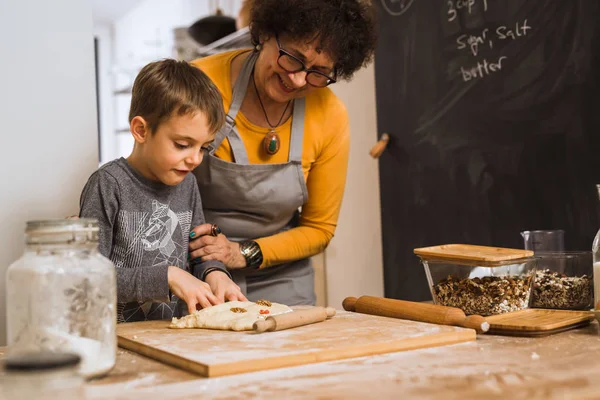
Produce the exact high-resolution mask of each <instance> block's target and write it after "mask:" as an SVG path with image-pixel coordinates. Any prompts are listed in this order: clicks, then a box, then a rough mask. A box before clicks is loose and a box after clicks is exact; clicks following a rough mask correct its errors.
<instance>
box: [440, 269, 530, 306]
mask: <svg viewBox="0 0 600 400" xmlns="http://www.w3.org/2000/svg"><path fill="white" fill-rule="evenodd" d="M530 284H531V276H486V277H483V278H465V279H459V278H456V277H455V276H452V275H450V276H448V277H447V278H446V279H444V280H442V281H440V282H438V283H437V284H435V285H433V289H434V293H435V296H436V299H437V302H438V304H441V305H444V306H450V307H458V308H460V309H462V310H463V311H464V312H465V314H467V315H470V314H479V315H484V316H485V315H495V314H503V313H506V312H511V311H518V310H522V309H524V308H527V307H528V305H529V295H530Z"/></svg>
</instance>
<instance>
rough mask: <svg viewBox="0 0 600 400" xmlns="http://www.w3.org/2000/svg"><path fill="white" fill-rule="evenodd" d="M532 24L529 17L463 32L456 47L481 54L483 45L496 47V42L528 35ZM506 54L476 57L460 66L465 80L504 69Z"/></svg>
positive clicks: (474, 53)
mask: <svg viewBox="0 0 600 400" xmlns="http://www.w3.org/2000/svg"><path fill="white" fill-rule="evenodd" d="M531 29H532V28H531V26H530V25H528V24H527V19H524V20H523V21H520V22H516V23H515V24H514V26H512V25H511V26H506V25H500V26H498V27H496V28H495V29H493V30H490V29H489V28H484V29H483V30H481V32H479V33H477V34H470V35H467V34H463V35H460V36H458V37H457V38H456V48H457V49H458V50H466V51H469V52H470V54H472V55H473V56H475V57H476V56H477V55H478V54H480V50H481V49H482V47H487V48H489V49H493V48H494V42H501V41H507V40H510V41H514V40H518V39H519V38H522V37H524V36H527V32H528V31H529V30H531ZM506 58H507V57H506V56H500V57H496V58H495V59H494V60H490V59H489V57H486V58H484V59H483V60H481V59H476V60H475V62H474V64H472V65H469V66H461V67H460V76H461V77H462V80H463V81H464V82H468V81H471V80H473V79H480V78H485V77H486V76H488V75H491V74H493V73H496V72H499V71H501V70H502V63H503V62H504V61H505V60H506Z"/></svg>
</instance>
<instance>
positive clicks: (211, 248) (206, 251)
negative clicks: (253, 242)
mask: <svg viewBox="0 0 600 400" xmlns="http://www.w3.org/2000/svg"><path fill="white" fill-rule="evenodd" d="M211 233H212V225H211V224H202V225H198V226H197V227H195V228H194V229H193V230H192V231H191V232H190V246H189V247H190V257H191V258H192V260H195V259H197V258H200V260H202V261H208V260H219V261H221V262H222V263H223V264H225V266H226V267H227V268H229V269H240V268H244V267H245V266H246V259H245V258H244V256H243V255H242V253H240V245H239V243H236V242H231V241H229V239H227V236H225V235H223V234H222V233H219V234H218V235H217V236H212V235H211Z"/></svg>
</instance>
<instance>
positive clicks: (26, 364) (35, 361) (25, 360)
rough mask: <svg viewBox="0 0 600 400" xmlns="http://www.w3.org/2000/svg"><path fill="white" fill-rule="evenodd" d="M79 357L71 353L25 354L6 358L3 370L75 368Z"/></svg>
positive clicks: (31, 370) (32, 370)
mask: <svg viewBox="0 0 600 400" xmlns="http://www.w3.org/2000/svg"><path fill="white" fill-rule="evenodd" d="M80 361H81V357H80V356H79V355H77V354H73V353H51V352H39V353H27V354H18V355H13V356H9V357H6V359H5V360H4V369H5V370H6V371H28V372H34V371H40V370H50V369H59V368H67V367H76V366H77V365H79V362H80Z"/></svg>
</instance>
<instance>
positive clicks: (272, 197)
mask: <svg viewBox="0 0 600 400" xmlns="http://www.w3.org/2000/svg"><path fill="white" fill-rule="evenodd" d="M251 20H252V23H251V25H250V32H251V35H252V42H253V44H254V45H255V48H254V50H237V51H232V52H227V53H222V54H218V55H214V56H211V57H207V58H203V59H200V60H196V61H194V62H193V64H194V65H195V66H197V67H199V68H200V69H202V70H203V71H204V72H205V73H206V74H207V75H208V76H209V77H210V78H211V79H212V80H213V81H214V82H215V84H216V85H217V87H219V89H220V90H221V93H222V95H223V101H224V105H225V110H226V112H227V113H228V115H227V124H226V126H225V127H224V128H223V129H222V130H221V131H220V132H219V133H218V134H217V137H216V139H215V141H214V143H213V145H212V147H211V149H210V150H209V151H208V155H207V157H206V158H205V161H204V162H203V163H202V164H201V166H200V167H198V168H197V169H196V170H195V171H194V173H195V175H196V178H197V180H198V185H199V187H200V192H201V194H202V202H203V207H204V213H205V216H206V220H207V221H210V222H213V223H215V224H217V225H218V226H219V227H220V228H221V229H222V232H223V234H220V235H218V236H216V237H215V236H211V235H210V233H211V227H210V225H202V226H199V227H197V228H196V229H195V236H196V237H197V239H196V240H192V241H191V243H190V252H191V256H192V258H198V257H200V258H201V259H202V260H221V261H222V262H223V263H225V265H226V266H227V267H228V269H229V270H230V272H231V273H232V275H233V277H234V281H235V282H236V283H237V284H238V285H239V286H240V288H241V289H242V291H243V293H244V294H246V295H247V297H248V299H249V300H252V301H256V300H258V299H261V298H264V299H268V300H270V301H275V302H278V303H283V304H288V305H299V304H314V303H315V292H314V270H313V268H312V265H311V263H310V259H309V257H310V256H313V255H315V254H317V253H319V252H321V251H323V250H324V249H325V248H326V247H327V245H328V243H329V241H330V240H331V238H332V237H333V234H334V231H335V227H336V223H337V218H338V215H339V211H340V207H341V201H342V196H343V193H344V185H345V179H346V170H347V163H348V152H349V139H350V138H349V128H348V115H347V112H346V109H345V107H344V105H343V104H342V103H341V101H340V100H339V99H338V98H337V97H336V96H335V95H334V94H333V92H332V91H331V90H330V89H328V88H327V86H328V85H330V84H333V83H335V82H336V81H338V80H341V79H350V78H351V77H352V74H353V73H354V72H355V71H356V70H358V69H359V68H361V67H362V66H364V65H366V64H367V63H368V62H369V61H370V60H371V58H372V55H373V52H374V48H375V25H374V13H373V10H372V8H371V6H370V5H369V3H367V2H364V1H359V0H286V1H281V0H262V1H260V2H255V4H254V6H253V8H252V11H251ZM213 233H214V232H213ZM218 274H223V273H220V272H215V273H213V274H211V275H213V279H216V277H217V276H218ZM223 275H224V274H223ZM207 282H209V280H207ZM209 284H211V286H212V287H213V291H215V292H216V294H217V295H218V293H224V292H226V291H227V288H218V287H216V286H217V285H216V284H215V283H214V282H209ZM217 292H218V293H217Z"/></svg>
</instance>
